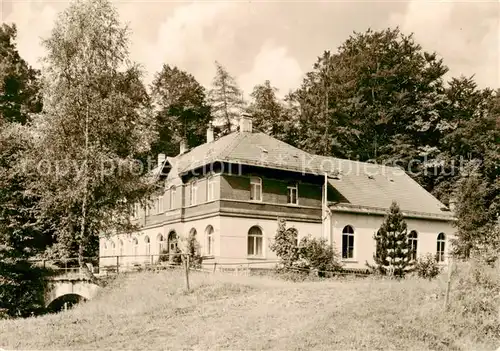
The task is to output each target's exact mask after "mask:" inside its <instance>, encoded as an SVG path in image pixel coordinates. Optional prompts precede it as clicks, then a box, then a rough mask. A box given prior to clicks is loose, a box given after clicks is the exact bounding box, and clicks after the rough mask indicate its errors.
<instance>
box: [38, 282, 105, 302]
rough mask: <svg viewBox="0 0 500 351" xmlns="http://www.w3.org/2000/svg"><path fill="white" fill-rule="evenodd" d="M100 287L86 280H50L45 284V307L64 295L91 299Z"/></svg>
mask: <svg viewBox="0 0 500 351" xmlns="http://www.w3.org/2000/svg"><path fill="white" fill-rule="evenodd" d="M100 289H101V287H100V286H99V285H97V284H93V283H91V282H89V281H86V280H70V279H65V280H62V279H61V280H52V281H50V282H49V283H48V284H47V289H46V292H45V307H49V306H50V304H51V303H53V302H54V301H56V300H57V299H60V298H62V297H64V296H67V297H69V296H75V297H76V296H79V297H80V300H86V301H88V300H92V299H93V298H94V297H95V296H96V295H97V293H98V292H99V290H100Z"/></svg>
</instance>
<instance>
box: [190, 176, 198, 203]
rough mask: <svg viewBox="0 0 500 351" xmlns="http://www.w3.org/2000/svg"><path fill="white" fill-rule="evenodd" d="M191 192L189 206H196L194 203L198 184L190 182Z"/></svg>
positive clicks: (196, 197)
mask: <svg viewBox="0 0 500 351" xmlns="http://www.w3.org/2000/svg"><path fill="white" fill-rule="evenodd" d="M190 188H191V191H190V192H189V204H190V205H191V206H192V205H196V201H197V199H198V184H197V183H196V181H193V182H191V184H190Z"/></svg>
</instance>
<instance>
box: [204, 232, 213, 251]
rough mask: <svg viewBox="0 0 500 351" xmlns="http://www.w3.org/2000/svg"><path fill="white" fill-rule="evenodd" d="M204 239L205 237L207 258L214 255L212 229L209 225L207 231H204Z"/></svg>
mask: <svg viewBox="0 0 500 351" xmlns="http://www.w3.org/2000/svg"><path fill="white" fill-rule="evenodd" d="M205 233H206V237H207V250H206V254H207V255H208V256H212V255H213V254H214V227H212V226H211V225H209V226H208V227H207V229H205Z"/></svg>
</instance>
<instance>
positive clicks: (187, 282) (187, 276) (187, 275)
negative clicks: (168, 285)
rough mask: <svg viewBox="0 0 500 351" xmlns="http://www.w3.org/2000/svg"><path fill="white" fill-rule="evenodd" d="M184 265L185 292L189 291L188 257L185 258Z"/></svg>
mask: <svg viewBox="0 0 500 351" xmlns="http://www.w3.org/2000/svg"><path fill="white" fill-rule="evenodd" d="M185 257H186V259H185V260H184V264H185V266H186V270H185V271H186V290H187V291H189V255H186V256H185Z"/></svg>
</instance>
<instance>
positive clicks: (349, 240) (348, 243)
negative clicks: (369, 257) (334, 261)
mask: <svg viewBox="0 0 500 351" xmlns="http://www.w3.org/2000/svg"><path fill="white" fill-rule="evenodd" d="M342 258H343V259H349V258H354V229H352V227H351V226H350V225H347V226H345V227H344V229H343V230H342Z"/></svg>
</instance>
